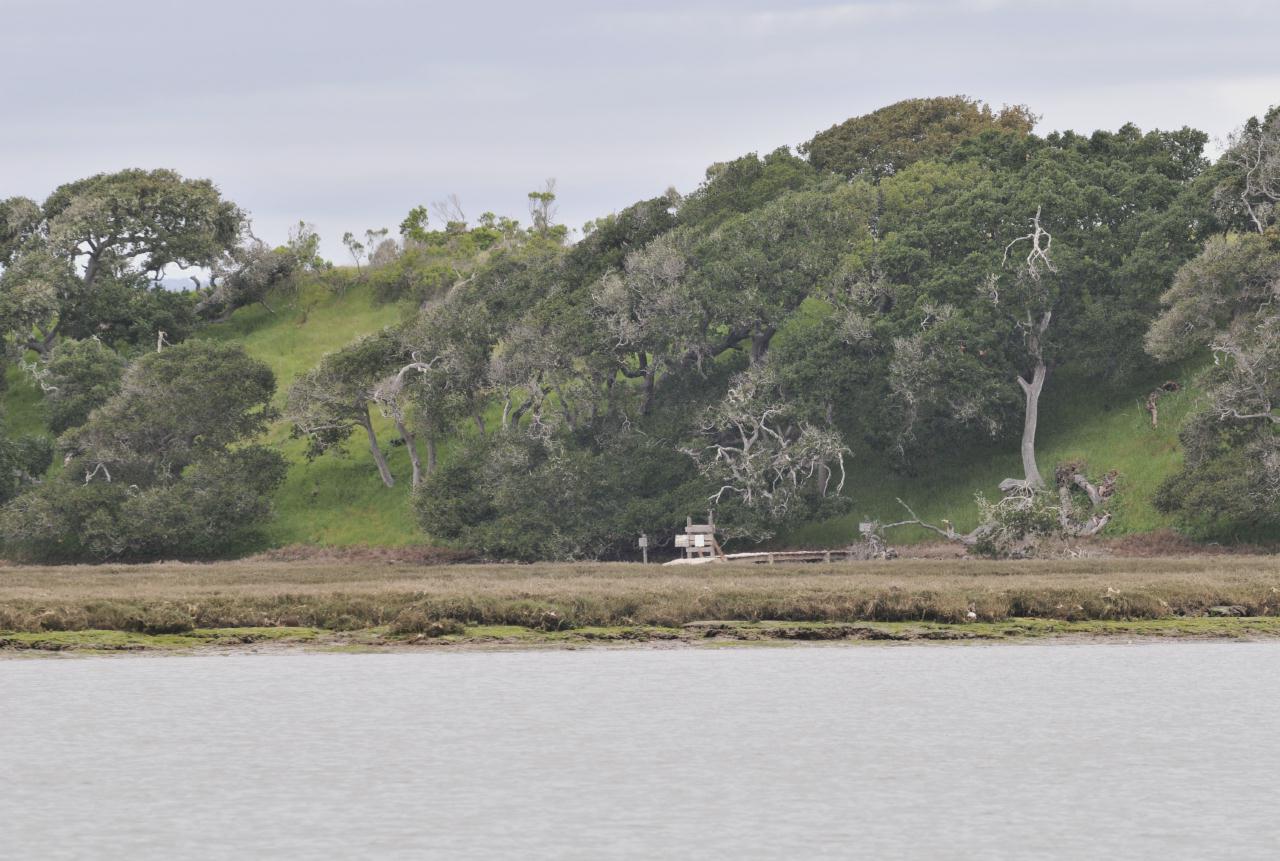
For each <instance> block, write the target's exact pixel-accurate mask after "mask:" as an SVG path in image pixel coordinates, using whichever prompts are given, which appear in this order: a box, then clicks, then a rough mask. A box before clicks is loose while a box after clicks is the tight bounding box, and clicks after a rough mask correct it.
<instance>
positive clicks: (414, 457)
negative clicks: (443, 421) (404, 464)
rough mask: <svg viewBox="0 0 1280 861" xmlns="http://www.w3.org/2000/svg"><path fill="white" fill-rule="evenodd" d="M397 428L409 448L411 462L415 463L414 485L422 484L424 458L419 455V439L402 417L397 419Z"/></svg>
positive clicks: (405, 445)
mask: <svg viewBox="0 0 1280 861" xmlns="http://www.w3.org/2000/svg"><path fill="white" fill-rule="evenodd" d="M396 430H397V431H399V432H400V439H402V440H404V447H405V448H407V449H408V450H409V463H411V464H413V479H412V480H413V485H412V486H413V487H417V486H418V485H420V484H422V458H420V457H418V439H417V437H416V436H415V435H414V433H413V431H411V430H409V429H408V428H407V427H405V426H404V422H402V421H401V420H400V419H396Z"/></svg>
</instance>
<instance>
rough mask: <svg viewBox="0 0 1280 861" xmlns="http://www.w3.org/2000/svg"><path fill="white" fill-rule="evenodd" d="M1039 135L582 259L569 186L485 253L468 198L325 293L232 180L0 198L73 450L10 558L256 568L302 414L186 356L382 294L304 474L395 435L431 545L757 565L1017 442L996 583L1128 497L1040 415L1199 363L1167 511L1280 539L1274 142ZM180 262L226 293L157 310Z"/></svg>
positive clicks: (715, 178)
mask: <svg viewBox="0 0 1280 861" xmlns="http://www.w3.org/2000/svg"><path fill="white" fill-rule="evenodd" d="M1034 121H1035V118H1034V116H1033V115H1032V114H1031V113H1030V112H1029V111H1028V110H1027V109H1025V108H1020V107H1015V108H1006V109H1004V110H1002V111H999V112H997V111H993V110H991V109H990V108H988V107H987V106H985V105H983V104H981V103H979V102H976V101H973V100H970V99H966V98H962V97H951V98H940V99H921V100H912V101H908V102H902V103H899V104H896V105H891V106H889V107H887V108H884V109H881V110H880V111H876V112H874V113H872V114H869V115H867V116H864V117H858V118H855V119H852V120H849V121H847V122H845V123H842V124H840V125H838V126H835V127H833V128H832V129H829V130H827V131H824V132H822V133H820V134H818V135H817V136H816V137H815V138H814V139H813V140H811V141H809V142H807V143H806V144H804V145H802V146H801V147H800V148H799V153H798V154H797V153H793V152H792V151H791V150H789V149H787V148H781V149H779V150H776V151H774V152H772V153H769V154H768V155H766V156H764V157H758V156H756V155H754V154H752V155H748V156H744V157H743V158H740V159H737V160H735V161H732V162H728V163H724V164H718V165H713V166H712V167H711V168H710V169H709V170H708V172H707V178H706V181H705V182H704V183H703V184H702V185H701V186H700V187H699V188H697V189H696V190H694V191H692V192H691V193H689V194H688V195H685V196H681V195H680V194H678V193H677V192H675V191H674V190H672V191H668V192H667V193H666V194H664V195H661V196H658V197H655V198H653V199H650V200H645V201H640V202H638V203H636V204H634V205H632V206H630V207H627V208H626V209H623V210H622V211H620V212H618V213H616V214H613V215H609V216H606V217H603V218H600V219H597V220H596V221H594V222H592V223H590V224H588V225H586V227H585V228H584V230H583V235H582V237H581V238H580V239H579V240H578V241H576V242H572V243H570V242H568V241H567V236H568V231H567V230H566V229H565V227H564V226H563V225H558V224H556V223H555V217H554V216H555V193H554V187H553V186H551V185H548V187H547V188H545V189H543V190H541V191H539V192H535V193H533V194H531V195H530V220H529V224H528V226H525V225H521V224H519V223H517V222H516V221H515V220H513V219H508V218H499V217H497V216H494V215H491V214H486V215H485V216H482V217H481V218H480V219H479V220H478V221H476V222H475V223H471V222H469V221H468V220H467V219H466V217H465V215H464V214H463V213H462V209H461V206H460V205H459V204H458V202H457V201H456V199H455V200H452V201H450V202H448V203H446V204H443V205H441V206H438V207H437V211H436V212H435V213H430V212H428V211H427V210H426V209H425V208H417V209H415V210H414V211H412V212H410V213H409V214H408V216H407V217H406V218H405V219H404V221H403V223H402V224H401V225H400V227H399V231H398V236H396V237H392V236H391V235H390V231H385V230H375V231H368V232H367V233H366V234H365V236H364V240H363V241H360V240H357V239H356V238H355V236H354V235H353V234H348V235H347V236H346V237H344V242H345V244H346V246H347V248H348V250H349V251H350V253H351V255H352V258H353V263H354V264H355V271H354V272H353V271H351V270H343V271H337V270H331V271H328V272H326V271H325V269H326V266H327V264H325V263H324V261H321V260H319V258H318V257H317V254H316V248H317V240H316V238H315V236H314V233H313V232H311V231H309V230H308V229H306V227H305V225H303V226H300V229H299V230H297V231H295V233H294V235H293V236H292V237H291V240H290V242H289V243H288V244H287V245H285V246H282V247H280V248H269V247H267V246H265V245H263V244H262V243H260V242H257V241H256V240H253V239H252V238H250V237H249V234H248V232H247V223H246V220H245V218H244V216H243V214H242V213H240V212H239V210H237V209H236V208H235V207H234V206H233V205H231V204H229V203H227V202H226V201H223V200H221V198H220V197H219V196H218V194H217V192H216V190H215V189H214V188H213V187H212V186H211V185H210V184H208V183H207V182H203V181H191V180H184V179H181V178H180V177H177V176H176V175H173V174H171V173H168V172H164V171H157V172H152V173H144V172H141V171H134V172H126V173H123V174H115V175H110V176H101V177H95V178H92V179H90V180H85V181H82V182H81V183H73V184H71V185H69V186H65V187H63V188H62V189H59V190H58V191H57V192H55V194H54V195H53V196H52V197H51V198H50V199H49V201H47V202H46V203H45V204H44V205H37V204H36V203H34V202H32V201H27V200H23V199H13V200H9V201H4V202H3V203H0V264H2V265H3V266H4V272H3V274H2V275H0V303H3V304H2V306H0V314H2V315H3V322H4V327H5V331H6V332H8V333H9V334H8V336H7V343H8V344H9V346H10V353H11V355H12V356H13V358H14V360H15V361H17V362H21V363H22V364H23V367H24V368H26V369H27V372H28V373H30V374H32V375H34V376H35V378H36V379H37V380H39V382H40V385H41V387H42V388H43V390H44V391H45V392H46V398H47V399H48V401H49V406H50V410H49V415H50V421H51V430H52V431H54V432H56V433H58V434H60V436H59V437H58V441H57V450H58V451H57V454H58V459H59V466H58V467H55V468H53V469H52V470H51V469H50V468H49V463H50V461H51V460H52V459H53V457H54V452H53V449H52V447H51V446H50V445H48V444H47V443H41V442H38V441H35V440H29V439H18V440H14V439H10V440H7V441H6V442H5V444H4V446H3V452H2V454H0V456H3V457H4V458H5V459H6V464H8V465H9V466H10V467H11V468H10V469H9V471H8V472H7V473H6V474H12V476H13V479H12V481H11V482H9V483H8V484H7V485H6V493H7V494H8V495H9V496H10V497H13V499H12V501H11V502H9V504H8V506H7V507H6V509H5V510H4V512H3V513H2V514H0V535H2V536H3V540H4V541H5V547H6V552H7V553H10V554H21V555H25V556H29V557H41V558H51V557H56V558H155V557H158V556H175V555H187V556H198V555H210V554H217V553H220V552H228V551H229V550H234V549H235V548H238V547H241V546H248V544H250V543H251V542H252V541H253V535H252V533H253V528H254V526H255V524H258V523H260V522H261V519H262V518H263V516H264V515H265V512H266V511H267V508H268V505H269V503H268V500H269V496H270V493H271V491H272V489H273V487H274V486H275V485H276V484H278V482H279V481H280V477H281V476H282V475H283V463H282V462H281V461H280V460H279V457H278V455H275V454H274V453H273V452H271V451H269V450H266V449H262V448H260V447H258V446H255V445H253V444H252V440H253V438H254V436H255V434H257V433H258V432H259V431H260V430H261V428H262V427H263V426H264V424H265V423H266V422H268V421H271V420H273V419H274V418H275V417H274V415H273V414H272V412H271V408H270V401H271V395H272V392H273V390H274V388H273V387H274V382H273V381H271V380H270V379H269V376H270V375H269V372H268V373H267V375H266V376H265V377H264V376H263V375H262V373H261V371H262V370H264V369H263V368H262V367H261V366H260V365H257V363H254V362H253V360H251V359H249V358H248V357H247V356H245V355H244V354H243V353H242V352H241V351H239V350H238V349H237V348H236V347H234V346H222V345H215V344H213V343H211V342H205V341H201V340H187V341H183V338H185V337H186V336H188V335H190V334H191V332H192V331H194V329H195V328H196V327H197V326H198V325H200V324H201V321H212V320H217V319H223V318H225V317H226V316H228V315H229V314H230V313H232V312H234V310H235V309H236V308H239V307H243V306H245V305H248V304H253V303H258V302H262V303H270V302H272V301H281V300H283V301H287V295H288V290H289V289H290V286H291V285H294V284H296V283H297V280H298V279H299V278H302V277H310V278H316V277H319V278H326V279H329V280H330V282H331V283H332V284H333V285H334V288H335V289H342V285H343V284H344V283H346V280H347V279H350V278H358V279H360V280H363V281H365V282H367V283H369V284H370V285H371V287H372V289H373V291H374V293H375V295H376V296H377V297H378V298H379V299H380V300H381V301H387V302H399V303H402V304H403V305H404V307H405V309H406V313H405V315H404V321H403V322H402V323H401V324H400V325H398V326H395V327H392V328H389V329H387V330H385V331H383V332H380V333H377V334H375V335H372V336H369V337H365V338H361V339H358V340H356V341H355V342H353V343H351V344H350V345H348V346H347V347H345V348H343V349H341V350H339V351H336V352H334V353H332V354H330V355H327V356H326V357H324V359H323V360H322V361H321V362H320V363H319V364H318V365H317V366H316V367H315V368H313V369H311V370H310V371H308V372H307V373H305V374H303V375H302V376H301V377H299V378H298V379H297V380H295V381H293V382H292V384H291V386H290V388H289V390H288V397H287V406H286V409H285V415H284V417H285V418H286V419H287V420H288V421H289V422H290V423H291V425H292V427H293V428H294V432H295V434H296V435H297V436H299V437H301V438H303V439H305V440H306V443H307V450H308V454H309V456H311V457H320V456H324V455H325V454H326V453H327V452H331V451H334V450H338V449H342V448H344V447H348V446H350V445H351V444H352V443H353V440H358V443H357V444H359V445H360V446H362V447H367V448H368V449H369V451H370V453H371V465H370V468H371V469H377V470H378V472H379V474H380V475H381V477H382V479H383V481H384V482H385V483H386V484H392V483H393V481H394V478H393V476H392V475H391V472H390V470H389V469H388V468H387V466H386V461H385V456H384V448H385V446H386V445H387V444H389V443H390V442H391V441H389V440H380V439H379V438H378V433H377V431H376V428H377V426H379V424H380V423H379V422H376V421H375V420H374V416H375V415H377V414H381V415H382V416H385V417H387V418H388V419H389V420H390V422H391V424H392V425H393V426H394V427H395V429H396V434H397V437H396V440H395V441H396V442H402V443H403V444H404V445H405V446H406V447H407V449H408V451H409V454H410V460H411V462H412V465H413V477H412V481H413V484H414V493H413V497H412V498H413V505H414V506H415V509H416V511H417V514H418V517H419V519H420V522H421V524H422V527H423V529H424V530H425V532H426V533H427V534H428V535H430V536H431V537H432V538H433V539H435V540H438V541H442V542H447V543H451V544H456V545H459V546H466V547H468V548H471V549H474V550H478V551H480V552H482V553H485V554H487V555H490V556H493V557H499V558H520V559H534V558H556V559H563V558H612V557H617V556H622V555H626V554H628V553H629V552H630V549H631V547H632V545H633V544H634V541H635V537H636V536H637V535H638V534H640V533H641V532H646V533H649V534H650V535H656V536H658V537H659V538H661V537H662V536H663V535H665V534H669V532H670V530H671V528H672V527H674V526H676V525H678V524H680V523H682V522H683V519H684V516H685V515H686V514H687V513H689V512H697V511H703V510H705V509H707V508H708V507H714V508H715V509H716V519H717V522H718V523H719V524H721V525H723V526H724V528H725V529H726V531H727V533H728V534H729V535H730V536H731V537H735V538H743V539H749V540H759V539H763V538H767V537H769V536H771V535H772V534H774V533H775V532H776V531H777V530H778V529H779V528H781V527H783V526H785V525H787V524H788V523H793V522H797V521H801V520H806V519H811V518H815V517H822V516H827V515H831V514H835V513H839V512H841V511H843V510H845V508H846V507H847V505H848V497H847V492H848V491H849V489H850V488H852V487H856V485H857V481H858V460H859V459H860V458H867V457H874V458H876V459H879V460H883V461H886V462H888V463H891V464H892V465H893V467H894V468H895V469H897V470H900V471H902V472H904V473H911V472H915V471H921V470H925V469H928V468H930V465H931V464H934V463H937V462H939V461H940V460H941V459H944V458H948V457H955V456H956V453H957V452H963V451H964V450H965V448H966V447H967V446H970V445H972V444H974V443H976V442H979V441H990V440H997V441H1007V442H1008V444H1009V445H1017V444H1018V441H1019V440H1020V444H1021V450H1022V453H1023V458H1022V461H1023V470H1022V474H1020V475H1017V476H1011V477H1010V479H1008V480H1007V481H1006V482H1004V483H1003V484H1002V485H1001V488H1000V495H999V496H998V497H994V498H993V500H992V501H987V500H986V499H985V498H983V499H980V500H979V504H980V505H981V507H982V511H983V514H984V516H983V523H982V525H981V526H979V528H978V529H977V530H975V531H973V532H971V533H967V534H963V535H961V534H957V533H955V532H954V531H952V530H951V528H950V526H945V527H933V528H935V529H937V531H938V532H939V533H941V534H943V535H945V536H946V537H948V538H951V539H954V540H957V541H962V542H964V543H966V544H969V545H971V546H973V547H974V548H976V549H979V550H982V551H984V552H990V553H1021V552H1032V551H1033V549H1034V545H1035V543H1036V541H1037V540H1038V538H1039V537H1041V536H1046V535H1050V534H1053V535H1058V536H1063V535H1090V534H1096V533H1097V532H1100V531H1102V530H1103V529H1105V527H1106V524H1107V522H1108V520H1109V517H1110V514H1109V509H1110V507H1111V505H1112V504H1113V499H1114V498H1115V497H1116V495H1117V494H1120V495H1122V494H1123V492H1124V485H1123V477H1122V476H1121V477H1117V476H1115V475H1112V474H1109V471H1108V465H1107V464H1105V463H1100V464H1080V463H1073V464H1055V465H1052V466H1053V468H1052V469H1046V470H1044V471H1042V469H1041V465H1040V464H1039V463H1038V462H1037V460H1036V456H1035V440H1036V433H1037V430H1038V428H1039V427H1040V405H1041V403H1042V402H1044V401H1046V400H1047V399H1053V398H1055V397H1057V396H1059V394H1060V393H1061V387H1060V386H1055V380H1057V379H1058V378H1060V377H1061V376H1063V375H1064V374H1063V372H1064V371H1070V375H1071V376H1072V377H1073V378H1075V379H1083V380H1086V381H1088V383H1089V385H1091V386H1093V387H1094V388H1096V389H1097V390H1098V391H1099V392H1103V391H1105V390H1106V389H1107V388H1108V387H1122V386H1125V385H1127V384H1130V383H1132V381H1134V380H1135V379H1138V378H1140V377H1142V376H1145V375H1146V374H1147V373H1148V372H1149V371H1150V370H1151V369H1152V368H1153V367H1154V366H1155V365H1156V364H1157V363H1159V362H1167V361H1172V360H1175V359H1181V358H1184V357H1187V356H1193V355H1196V354H1204V353H1211V354H1212V356H1213V360H1212V365H1211V370H1210V371H1209V372H1208V376H1207V385H1208V391H1209V397H1208V402H1207V403H1206V404H1205V406H1204V409H1203V411H1202V412H1200V413H1199V414H1197V416H1196V417H1195V418H1193V419H1192V420H1191V421H1190V422H1189V423H1188V425H1187V428H1186V429H1185V431H1184V433H1183V442H1184V446H1185V448H1186V453H1187V457H1186V463H1185V465H1184V467H1183V468H1182V470H1181V471H1180V472H1179V473H1178V474H1177V475H1175V476H1173V477H1172V478H1171V479H1170V480H1169V481H1168V482H1167V483H1166V484H1165V486H1164V487H1163V488H1162V489H1161V491H1160V494H1159V497H1158V499H1157V504H1158V506H1160V507H1161V508H1162V509H1164V510H1166V511H1168V512H1171V513H1173V514H1175V515H1176V516H1177V518H1178V521H1179V523H1180V524H1181V525H1182V526H1183V528H1185V529H1186V530H1187V531H1188V532H1190V533H1192V534H1194V535H1196V536H1198V537H1204V538H1216V539H1231V538H1240V537H1258V536H1266V535H1267V534H1274V530H1276V529H1278V528H1280V442H1278V441H1277V435H1276V425H1277V423H1280V416H1277V412H1276V409H1275V407H1274V406H1273V404H1274V401H1275V398H1276V390H1277V386H1278V385H1280V382H1277V381H1280V367H1278V365H1280V311H1277V308H1280V302H1274V301H1272V300H1273V299H1274V298H1275V293H1276V292H1277V290H1280V286H1277V285H1280V234H1278V228H1277V226H1276V210H1275V206H1276V203H1277V202H1278V201H1280V114H1278V113H1277V112H1276V111H1274V110H1273V111H1272V112H1271V113H1270V114H1268V115H1267V116H1266V117H1265V118H1262V119H1254V120H1250V121H1249V122H1248V123H1246V125H1245V126H1244V127H1243V128H1242V129H1241V130H1240V131H1239V132H1238V134H1237V136H1236V137H1235V138H1233V140H1232V142H1231V144H1230V147H1229V148H1228V151H1227V152H1226V154H1225V155H1224V156H1223V157H1222V158H1221V159H1219V160H1218V162H1217V163H1215V164H1212V165H1211V164H1210V163H1209V162H1208V161H1207V160H1206V159H1205V157H1204V154H1203V150H1204V145H1205V142H1206V136H1205V135H1204V134H1203V133H1201V132H1198V131H1194V130H1191V129H1182V130H1178V131H1173V132H1162V131H1152V132H1146V133H1144V132H1142V131H1140V130H1139V129H1137V128H1136V127H1134V126H1131V125H1128V126H1124V127H1122V128H1121V129H1119V130H1118V131H1115V132H1095V133H1094V134H1092V135H1088V136H1084V135H1078V134H1075V133H1071V132H1067V133H1053V134H1050V135H1046V136H1038V135H1036V134H1034V133H1033V131H1032V130H1033V127H1034ZM171 263H178V264H183V265H201V266H207V267H210V269H211V271H212V273H213V278H212V280H211V282H210V283H208V284H203V285H200V286H199V289H198V290H196V291H194V292H192V293H190V294H175V293H172V292H167V291H163V290H159V289H158V288H156V287H155V286H154V284H153V281H154V278H155V277H156V276H158V274H159V273H160V272H162V271H163V270H164V268H165V267H166V266H168V265H169V264H171ZM171 345H177V346H171ZM250 381H255V382H253V383H251V382H250ZM184 399H186V400H184ZM446 443H447V449H448V456H447V457H442V456H441V455H440V454H439V452H440V451H441V450H442V448H444V447H445V445H446ZM855 451H856V452H857V453H858V457H856V458H855V457H853V456H852V455H853V453H854V452H855ZM273 457H274V458H275V459H274V460H273V459H272V458H273ZM1046 466H1047V465H1046ZM993 492H994V488H993ZM912 518H913V519H914V515H912ZM851 538H852V536H851Z"/></svg>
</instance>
